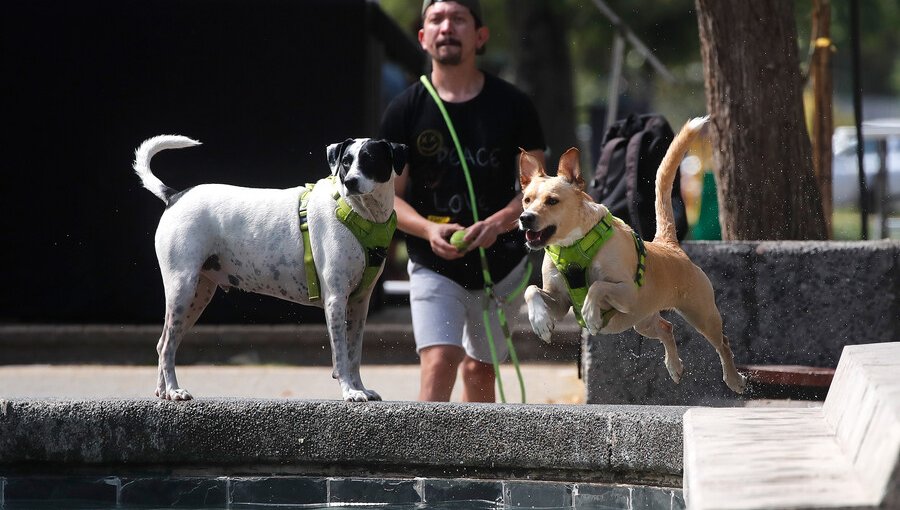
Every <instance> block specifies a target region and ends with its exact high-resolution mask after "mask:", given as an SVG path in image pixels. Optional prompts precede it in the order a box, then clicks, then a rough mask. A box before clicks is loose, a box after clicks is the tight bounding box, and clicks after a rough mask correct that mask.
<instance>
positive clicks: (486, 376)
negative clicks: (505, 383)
mask: <svg viewBox="0 0 900 510" xmlns="http://www.w3.org/2000/svg"><path fill="white" fill-rule="evenodd" d="M462 380H463V393H462V400H463V402H495V401H496V396H495V395H494V383H495V382H496V377H495V375H494V366H493V365H491V364H490V363H482V362H480V361H478V360H477V359H475V358H470V357H469V356H466V357H465V359H463V361H462Z"/></svg>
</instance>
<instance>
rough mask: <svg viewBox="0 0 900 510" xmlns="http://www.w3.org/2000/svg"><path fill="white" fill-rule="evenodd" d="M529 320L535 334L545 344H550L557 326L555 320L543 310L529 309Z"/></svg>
mask: <svg viewBox="0 0 900 510" xmlns="http://www.w3.org/2000/svg"><path fill="white" fill-rule="evenodd" d="M528 320H529V321H530V322H531V329H532V331H534V334H535V335H537V336H538V337H540V339H541V340H543V341H544V342H545V343H548V344H549V343H550V338H551V337H552V336H553V328H554V327H555V326H556V325H555V324H554V323H553V319H551V318H550V316H549V315H548V314H547V313H546V312H544V311H543V310H539V309H533V308H532V307H531V306H529V307H528Z"/></svg>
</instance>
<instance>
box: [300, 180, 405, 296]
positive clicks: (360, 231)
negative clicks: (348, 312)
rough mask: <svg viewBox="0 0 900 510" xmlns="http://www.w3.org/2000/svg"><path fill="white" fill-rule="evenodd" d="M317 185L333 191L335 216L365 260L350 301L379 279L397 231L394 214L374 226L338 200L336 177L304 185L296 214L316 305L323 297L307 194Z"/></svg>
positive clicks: (310, 288) (308, 280)
mask: <svg viewBox="0 0 900 510" xmlns="http://www.w3.org/2000/svg"><path fill="white" fill-rule="evenodd" d="M316 185H319V186H329V187H330V188H333V189H334V193H333V194H332V197H333V198H334V200H335V201H336V202H337V207H335V209H334V215H335V216H336V217H337V219H338V220H340V221H341V223H343V224H344V225H345V226H346V227H347V228H348V229H350V232H353V237H355V238H356V240H357V241H359V244H361V245H362V248H363V253H364V254H365V257H366V268H365V269H364V270H363V275H362V280H360V282H359V285H357V286H356V289H355V290H354V291H353V293H352V294H350V297H351V298H355V297H358V296H360V295H361V294H362V293H363V292H365V291H367V290H369V288H370V287H371V286H372V285H373V284H374V283H375V280H376V279H377V278H378V272H379V271H380V270H381V265H382V264H384V260H385V258H386V257H387V248H388V245H390V244H391V238H393V237H394V230H396V228H397V213H396V212H391V217H390V218H388V220H387V221H385V222H384V223H375V222H373V221H369V220H367V219H365V218H363V217H362V216H360V215H359V214H358V213H357V212H356V211H354V210H353V208H352V207H350V204H348V203H347V201H346V200H344V197H342V196H341V194H340V192H339V191H338V190H337V187H336V186H335V177H334V176H333V175H332V176H331V177H326V178H324V179H320V180H319V182H317V183H315V184H307V185H306V189H305V190H304V191H303V193H301V194H300V206H299V207H298V213H299V216H300V231H301V232H302V233H303V262H304V264H305V265H306V283H307V287H308V288H309V299H310V301H317V300H319V299H321V297H322V295H321V290H320V287H319V275H318V273H317V272H316V264H315V261H314V260H313V254H312V245H311V244H310V239H309V221H308V217H307V210H306V206H307V203H308V202H309V194H310V193H311V192H312V190H313V187H314V186H316Z"/></svg>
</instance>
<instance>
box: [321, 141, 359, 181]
mask: <svg viewBox="0 0 900 510" xmlns="http://www.w3.org/2000/svg"><path fill="white" fill-rule="evenodd" d="M351 143H353V139H352V138H348V139H346V140H344V141H343V142H341V143H333V144H331V145H329V146H328V148H327V149H326V150H325V154H326V155H327V156H328V167H329V168H331V175H337V173H338V169H339V168H340V161H341V158H343V157H344V151H345V150H346V149H347V146H348V145H350V144H351Z"/></svg>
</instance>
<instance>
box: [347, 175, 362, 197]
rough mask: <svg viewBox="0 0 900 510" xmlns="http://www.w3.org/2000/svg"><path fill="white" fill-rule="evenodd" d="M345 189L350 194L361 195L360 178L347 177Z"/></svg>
mask: <svg viewBox="0 0 900 510" xmlns="http://www.w3.org/2000/svg"><path fill="white" fill-rule="evenodd" d="M344 187H345V188H347V191H348V192H350V193H359V178H357V177H347V178H346V179H344Z"/></svg>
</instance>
